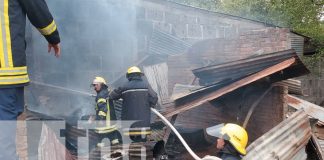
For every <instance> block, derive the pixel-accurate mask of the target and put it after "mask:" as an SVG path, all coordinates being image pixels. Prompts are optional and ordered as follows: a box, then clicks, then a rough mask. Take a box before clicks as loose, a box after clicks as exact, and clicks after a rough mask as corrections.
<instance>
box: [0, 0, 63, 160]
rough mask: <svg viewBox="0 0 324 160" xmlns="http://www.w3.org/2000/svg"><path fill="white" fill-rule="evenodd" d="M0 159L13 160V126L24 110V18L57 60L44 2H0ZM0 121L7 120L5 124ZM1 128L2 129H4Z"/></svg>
mask: <svg viewBox="0 0 324 160" xmlns="http://www.w3.org/2000/svg"><path fill="white" fill-rule="evenodd" d="M0 4H1V5H0V12H1V13H0V22H1V23H0V28H1V30H0V120H1V124H0V130H1V131H2V132H1V134H0V143H1V144H0V159H6V160H10V159H17V156H16V147H15V146H16V145H15V136H16V124H15V123H13V121H14V120H17V117H18V115H19V114H20V113H22V112H23V109H24V86H26V85H27V84H28V82H29V77H28V73H27V66H26V54H25V49H26V43H25V26H26V15H27V17H28V19H29V21H30V22H31V23H32V24H33V25H34V26H35V27H36V28H37V29H38V31H39V32H40V33H41V34H42V35H43V36H44V37H45V39H46V40H47V42H48V51H49V52H50V51H51V50H52V49H54V52H55V56H56V57H59V56H60V45H59V43H60V37H59V33H58V30H57V26H56V24H55V21H54V19H53V17H52V15H51V13H50V11H49V10H48V7H47V4H46V3H45V1H44V0H0ZM3 120H11V122H12V123H11V124H10V125H8V124H6V123H5V122H4V121H3ZM4 128H5V129H4Z"/></svg>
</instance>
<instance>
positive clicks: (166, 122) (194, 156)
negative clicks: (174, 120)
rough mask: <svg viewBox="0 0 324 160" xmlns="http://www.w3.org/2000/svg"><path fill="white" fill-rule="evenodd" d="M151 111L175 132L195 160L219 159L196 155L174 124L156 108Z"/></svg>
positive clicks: (217, 159) (218, 159)
mask: <svg viewBox="0 0 324 160" xmlns="http://www.w3.org/2000/svg"><path fill="white" fill-rule="evenodd" d="M151 111H152V112H153V113H154V114H156V115H157V116H158V117H159V118H161V120H162V121H163V122H164V123H165V124H166V125H167V126H168V127H170V128H171V130H172V131H173V132H174V133H175V134H176V136H177V137H178V138H179V140H180V141H181V143H182V144H183V146H184V147H185V148H186V150H187V151H188V152H189V154H190V155H191V156H192V157H193V158H194V159H195V160H221V159H220V158H217V157H214V156H205V157H204V158H202V159H201V158H200V157H198V156H197V155H196V154H195V153H194V152H193V151H192V149H191V148H190V147H189V145H188V144H187V142H186V141H185V140H184V139H183V137H182V136H181V135H180V133H179V132H178V131H177V130H176V129H175V128H174V126H173V125H172V124H171V123H170V122H169V121H168V120H167V119H166V118H165V117H164V116H163V115H162V114H161V113H159V112H158V111H157V110H156V109H154V108H151Z"/></svg>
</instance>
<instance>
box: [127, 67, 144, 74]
mask: <svg viewBox="0 0 324 160" xmlns="http://www.w3.org/2000/svg"><path fill="white" fill-rule="evenodd" d="M131 73H142V71H141V70H140V69H139V68H138V67H136V66H133V67H129V68H128V70H127V74H131Z"/></svg>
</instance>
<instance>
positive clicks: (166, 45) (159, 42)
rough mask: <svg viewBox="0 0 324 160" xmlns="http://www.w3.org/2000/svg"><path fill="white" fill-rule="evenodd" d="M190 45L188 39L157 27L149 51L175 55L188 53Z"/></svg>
mask: <svg viewBox="0 0 324 160" xmlns="http://www.w3.org/2000/svg"><path fill="white" fill-rule="evenodd" d="M190 47H191V44H189V43H187V42H186V41H183V40H181V39H180V38H178V37H176V36H173V35H170V34H168V33H164V32H162V31H159V30H156V29H155V30H154V31H153V34H152V38H151V41H150V45H149V53H151V54H158V55H168V56H173V55H178V54H183V53H186V51H187V50H188V49H189V48H190Z"/></svg>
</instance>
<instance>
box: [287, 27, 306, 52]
mask: <svg viewBox="0 0 324 160" xmlns="http://www.w3.org/2000/svg"><path fill="white" fill-rule="evenodd" d="M290 40H291V48H292V49H294V50H295V51H296V53H297V54H298V55H303V54H304V37H302V36H300V35H297V34H295V33H292V32H290Z"/></svg>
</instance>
